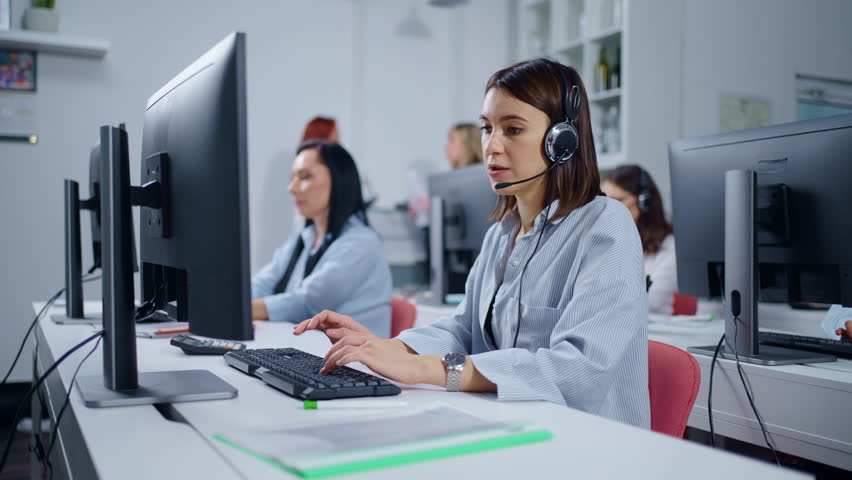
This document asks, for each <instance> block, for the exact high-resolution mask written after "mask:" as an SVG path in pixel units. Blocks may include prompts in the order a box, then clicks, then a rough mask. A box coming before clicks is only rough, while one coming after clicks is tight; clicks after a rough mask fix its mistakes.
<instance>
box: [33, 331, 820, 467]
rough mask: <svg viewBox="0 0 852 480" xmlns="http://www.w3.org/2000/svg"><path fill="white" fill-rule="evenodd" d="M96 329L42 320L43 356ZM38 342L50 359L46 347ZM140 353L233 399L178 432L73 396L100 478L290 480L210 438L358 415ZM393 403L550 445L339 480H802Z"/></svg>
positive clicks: (602, 424) (593, 421)
mask: <svg viewBox="0 0 852 480" xmlns="http://www.w3.org/2000/svg"><path fill="white" fill-rule="evenodd" d="M92 331H93V327H90V326H61V325H55V324H53V323H52V322H50V321H43V322H42V323H41V325H40V327H39V332H38V336H39V339H40V341H41V342H42V345H41V347H40V349H41V353H42V354H44V353H46V352H51V353H52V356H53V357H58V356H59V354H61V352H64V351H65V350H67V349H68V348H70V347H71V346H73V345H74V344H76V343H77V342H79V341H80V340H82V339H83V338H85V337H86V336H87V335H90V334H91V332H92ZM255 338H256V339H257V340H255V341H254V342H248V344H249V347H250V348H262V347H271V346H294V347H296V348H300V349H303V350H305V351H308V352H312V353H315V354H319V355H322V354H323V353H324V352H325V351H326V350H327V348H328V346H329V343H328V341H327V340H326V339H325V337H324V336H322V335H321V334H319V333H310V334H306V335H303V336H301V337H295V336H293V335H292V334H291V333H290V325H289V324H270V323H262V324H259V325H257V326H256V328H255ZM45 343H46V344H47V346H49V350H46V349H45ZM83 350H87V349H83ZM137 350H138V358H139V370H140V371H158V370H175V369H192V368H206V369H209V370H210V371H212V372H214V373H215V374H217V375H219V376H220V377H221V378H223V379H224V380H225V381H227V382H229V383H231V384H232V385H233V386H235V387H236V388H237V389H238V390H239V396H238V397H237V398H235V399H231V400H216V401H207V402H194V403H176V404H173V407H174V410H175V411H176V412H177V413H178V414H179V415H180V416H182V417H183V418H184V419H185V420H186V422H187V423H177V422H172V421H169V420H166V419H165V418H163V417H162V416H161V415H160V413H158V411H157V410H156V409H155V408H154V407H153V406H138V407H124V408H106V409H90V408H86V407H85V406H84V405H83V404H82V402H81V399H80V396H79V394H78V393H77V390H76V389H74V391H73V392H72V394H71V408H72V413H73V415H71V416H68V417H66V418H70V419H71V420H68V421H74V422H76V423H77V424H78V426H79V429H80V434H81V436H82V438H83V441H84V442H85V447H86V449H87V450H88V451H89V453H90V456H91V458H92V459H93V463H94V467H95V469H96V471H97V473H98V475H99V476H100V477H102V478H146V479H147V478H158V477H162V478H177V477H178V476H180V475H184V474H185V475H187V476H188V477H189V478H234V476H235V475H236V476H239V477H242V478H252V479H255V478H273V479H274V478H287V477H288V476H290V475H289V474H287V473H284V472H282V471H280V470H278V469H276V468H274V467H272V466H269V465H266V464H265V463H263V462H260V461H258V460H255V459H254V458H251V457H249V456H247V455H245V454H242V453H240V452H237V451H236V450H233V449H231V448H229V447H226V446H224V445H220V444H218V443H216V442H212V441H210V440H209V439H210V437H211V436H212V435H214V434H216V433H223V432H233V431H241V430H252V429H270V428H277V427H284V426H291V425H294V424H311V423H316V422H327V421H329V420H330V419H334V418H348V417H352V416H353V415H357V413H351V412H346V411H340V410H338V411H321V410H312V411H305V410H303V409H302V408H301V405H302V404H301V402H300V401H298V400H295V399H293V398H290V397H288V396H286V395H284V394H283V393H280V392H278V391H276V390H274V389H271V388H270V387H268V386H266V385H265V384H264V383H262V382H261V381H260V380H257V379H256V378H253V377H249V376H247V375H244V374H242V373H240V372H238V371H237V370H235V369H233V368H230V367H228V366H227V365H226V364H225V362H224V361H223V360H222V358H220V357H190V356H186V355H184V354H183V353H182V352H181V351H180V350H179V349H177V348H175V347H172V346H170V345H169V342H168V339H138V341H137ZM84 354H85V351H80V352H77V353H76V354H75V355H74V356H72V357H70V358H69V359H68V361H67V362H66V363H64V364H63V365H62V366H60V368H59V373H60V375H61V379H62V383H63V385H65V387H66V388H67V386H68V383H69V381H70V378H71V375H72V374H73V370H74V368H76V366H77V364H78V363H79V360H80V359H82V357H83V355H84ZM101 358H102V357H101V356H100V352H96V353H95V355H93V356H92V357H91V358H90V359H89V361H88V362H87V363H86V364H85V365H84V366H83V368H82V369H81V373H80V374H81V375H83V374H96V373H98V372H100V371H101ZM42 369H43V367H42ZM60 393H61V392H52V395H58V394H60ZM400 398H401V399H402V400H405V401H407V402H408V404H409V405H411V406H423V405H427V404H430V403H433V402H442V403H446V404H450V405H453V406H454V407H456V408H459V409H461V410H464V411H466V412H469V413H471V414H474V415H479V416H484V417H487V418H489V419H495V420H526V421H532V422H535V423H537V424H538V425H541V426H543V427H546V428H548V429H550V430H551V431H552V432H553V433H554V435H555V438H554V439H553V440H551V441H549V442H544V443H539V444H534V445H526V446H520V447H516V448H511V449H506V450H498V451H492V452H484V453H479V454H475V455H469V456H461V457H455V458H448V459H442V460H438V461H430V462H425V463H419V464H412V465H408V466H402V467H395V468H390V469H387V470H378V471H373V472H367V473H364V474H360V475H349V476H346V477H343V478H415V479H417V478H439V477H440V476H446V475H447V474H452V476H454V477H466V478H486V477H490V478H536V477H544V478H549V477H552V476H554V474H556V473H559V472H563V471H564V472H566V475H571V476H572V477H577V478H584V477H596V478H617V477H628V476H629V477H635V476H636V475H637V473H638V474H639V475H640V476H642V477H649V478H651V477H653V478H681V477H683V475H684V472H690V477H694V478H708V479H709V478H712V479H714V480H715V479H718V478H720V477H721V476H725V477H728V476H730V475H732V474H733V475H734V476H735V477H738V478H768V477H772V478H791V479H792V478H806V476H804V475H801V474H799V473H797V472H793V471H789V470H785V469H779V468H777V467H775V466H772V465H769V464H766V463H761V462H757V461H753V460H749V459H746V458H743V457H739V456H736V455H732V454H728V453H726V452H722V451H718V450H712V449H710V448H707V447H704V446H701V445H698V444H695V443H691V442H687V441H683V440H679V439H675V438H671V437H668V436H664V435H661V434H657V433H654V432H649V431H646V430H642V429H638V428H634V427H630V426H626V425H622V424H619V423H616V422H613V421H610V420H607V419H603V418H600V417H596V416H593V415H590V414H587V413H583V412H579V411H576V410H573V409H570V408H566V407H562V406H559V405H555V404H551V403H546V402H518V403H515V402H498V401H497V400H496V396H495V395H493V394H467V393H447V392H444V391H442V390H441V389H439V388H436V387H430V386H411V387H403V393H402V395H401V397H400ZM65 421H66V420H65V419H63V423H65ZM365 434H366V432H365ZM293 478H295V477H293Z"/></svg>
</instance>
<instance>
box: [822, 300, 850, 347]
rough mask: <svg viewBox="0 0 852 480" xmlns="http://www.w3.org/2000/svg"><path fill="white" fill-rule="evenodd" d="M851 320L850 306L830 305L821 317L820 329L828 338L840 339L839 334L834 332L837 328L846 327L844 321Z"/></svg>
mask: <svg viewBox="0 0 852 480" xmlns="http://www.w3.org/2000/svg"><path fill="white" fill-rule="evenodd" d="M849 320H852V308H844V307H841V306H840V305H832V306H831V308H829V309H828V312H826V313H825V317H823V318H822V329H823V330H824V331H825V333H826V335H828V338H833V339H835V340H840V335H837V334H835V333H834V332H836V331H837V329H838V328H844V329H845V328H846V322H847V321H849Z"/></svg>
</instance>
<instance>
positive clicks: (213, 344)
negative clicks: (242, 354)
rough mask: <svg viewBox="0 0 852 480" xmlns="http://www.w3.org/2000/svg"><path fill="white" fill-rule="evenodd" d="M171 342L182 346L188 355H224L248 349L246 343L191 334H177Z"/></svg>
mask: <svg viewBox="0 0 852 480" xmlns="http://www.w3.org/2000/svg"><path fill="white" fill-rule="evenodd" d="M171 344H172V345H174V346H176V347H180V349H181V350H183V353H185V354H187V355H224V354H226V353H228V352H239V351H240V350H245V349H246V345H245V344H244V343H240V342H229V341H227V340H201V339H198V338H193V337H190V336H189V335H177V336H175V337H173V338H172V341H171Z"/></svg>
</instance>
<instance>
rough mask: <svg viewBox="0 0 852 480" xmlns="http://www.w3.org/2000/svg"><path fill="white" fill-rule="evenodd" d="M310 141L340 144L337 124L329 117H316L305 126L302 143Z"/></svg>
mask: <svg viewBox="0 0 852 480" xmlns="http://www.w3.org/2000/svg"><path fill="white" fill-rule="evenodd" d="M308 140H322V141H325V142H331V143H340V139H339V138H338V136H337V122H335V121H334V119H333V118H329V117H314V118H312V119H311V121H310V122H308V124H307V125H305V132H304V133H303V134H302V141H301V143H304V142H307V141H308Z"/></svg>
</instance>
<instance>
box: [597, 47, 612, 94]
mask: <svg viewBox="0 0 852 480" xmlns="http://www.w3.org/2000/svg"><path fill="white" fill-rule="evenodd" d="M609 87H610V85H609V64H608V63H606V47H603V46H602V47H601V52H600V58H598V63H597V64H596V65H595V90H596V91H598V92H603V91H605V90H609Z"/></svg>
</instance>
